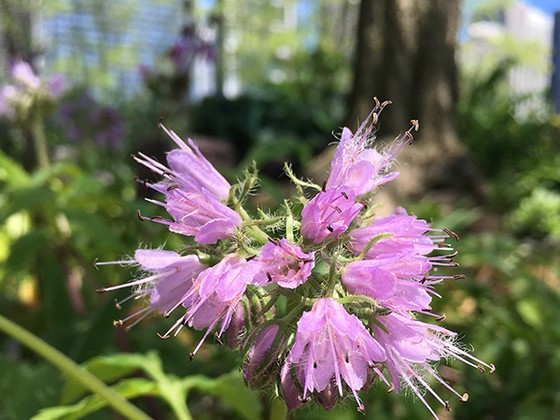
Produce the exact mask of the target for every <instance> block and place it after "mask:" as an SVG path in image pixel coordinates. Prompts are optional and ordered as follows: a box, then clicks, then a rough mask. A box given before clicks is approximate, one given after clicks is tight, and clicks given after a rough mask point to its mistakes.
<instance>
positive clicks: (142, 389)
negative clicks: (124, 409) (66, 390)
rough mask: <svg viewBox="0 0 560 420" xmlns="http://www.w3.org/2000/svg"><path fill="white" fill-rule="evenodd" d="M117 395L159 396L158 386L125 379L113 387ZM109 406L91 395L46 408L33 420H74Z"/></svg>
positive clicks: (147, 381) (139, 379) (101, 399)
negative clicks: (69, 402) (70, 403)
mask: <svg viewBox="0 0 560 420" xmlns="http://www.w3.org/2000/svg"><path fill="white" fill-rule="evenodd" d="M111 388H112V389H113V390H114V391H115V392H116V393H117V394H119V395H120V396H122V397H124V398H126V399H132V398H138V397H142V396H152V397H153V396H158V395H159V392H158V387H157V385H156V384H155V383H154V382H152V381H150V380H148V379H143V378H131V379H125V380H123V381H121V382H119V383H118V384H116V385H115V386H113V387H111ZM106 406H107V401H106V400H105V399H104V398H101V397H100V396H98V395H90V396H88V397H86V398H84V399H82V400H80V401H79V402H77V403H76V404H72V405H64V406H56V407H49V408H45V409H43V410H41V411H39V413H37V414H36V415H35V416H33V417H32V419H33V420H55V419H56V420H74V419H79V418H81V417H83V416H85V415H86V414H90V413H93V412H95V411H97V410H99V409H101V408H103V407H106Z"/></svg>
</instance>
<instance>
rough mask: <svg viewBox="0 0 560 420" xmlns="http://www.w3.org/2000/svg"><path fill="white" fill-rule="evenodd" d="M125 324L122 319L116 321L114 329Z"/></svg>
mask: <svg viewBox="0 0 560 420" xmlns="http://www.w3.org/2000/svg"><path fill="white" fill-rule="evenodd" d="M123 324H124V322H123V320H122V319H115V320H114V321H113V327H116V328H119V327H122V326H123Z"/></svg>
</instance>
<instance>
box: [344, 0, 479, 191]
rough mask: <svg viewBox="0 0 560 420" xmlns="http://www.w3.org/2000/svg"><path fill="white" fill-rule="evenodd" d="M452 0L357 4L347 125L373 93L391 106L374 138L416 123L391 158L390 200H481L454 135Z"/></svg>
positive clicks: (367, 106) (455, 14)
mask: <svg viewBox="0 0 560 420" xmlns="http://www.w3.org/2000/svg"><path fill="white" fill-rule="evenodd" d="M458 24H459V0H430V1H426V0H362V2H361V5H360V14H359V21H358V34H357V35H358V41H357V47H356V61H355V64H354V65H355V71H354V77H355V79H354V85H353V89H352V92H351V95H350V112H349V117H348V119H347V126H348V127H350V128H351V129H355V128H356V127H357V123H358V122H359V121H360V120H363V119H364V118H365V117H366V116H367V115H368V113H369V111H370V110H371V108H372V105H373V101H372V98H373V97H374V96H376V97H378V98H379V99H380V100H382V101H383V100H390V101H392V102H393V105H392V106H390V107H388V108H386V109H385V111H383V115H382V116H381V119H380V121H381V128H380V131H379V132H378V137H379V138H380V139H381V140H383V139H386V138H388V137H389V136H391V137H393V138H394V137H395V136H397V135H398V134H399V133H402V132H403V131H405V130H406V129H408V128H409V127H410V120H411V119H418V120H419V121H420V131H419V132H418V133H416V135H415V139H416V140H415V142H414V143H413V145H412V146H409V147H407V148H405V149H404V150H403V151H402V152H401V153H400V154H399V156H398V160H399V165H398V170H399V171H400V172H401V176H400V177H399V179H397V181H395V182H394V183H391V184H392V185H390V186H389V187H388V188H387V190H388V193H389V194H390V195H391V197H392V198H393V199H395V200H403V199H404V200H406V199H418V198H420V197H423V196H425V195H426V194H429V193H433V192H442V191H445V192H446V194H449V193H451V195H452V196H454V197H459V196H464V195H468V196H471V197H473V198H475V200H476V201H478V200H479V199H480V198H481V197H482V193H481V186H480V184H481V183H480V179H479V176H478V171H477V170H476V167H475V165H474V164H473V162H472V160H471V159H470V157H469V155H468V153H467V151H466V149H465V148H464V147H463V146H462V145H461V144H460V142H459V138H458V135H457V121H456V118H457V117H456V103H457V98H458V79H457V67H456V63H455V50H456V43H457V41H456V34H457V29H458Z"/></svg>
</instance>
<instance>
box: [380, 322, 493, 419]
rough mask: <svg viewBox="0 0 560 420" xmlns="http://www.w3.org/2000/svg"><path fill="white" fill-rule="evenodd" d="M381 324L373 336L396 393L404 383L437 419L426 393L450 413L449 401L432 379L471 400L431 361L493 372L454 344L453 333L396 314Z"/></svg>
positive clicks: (488, 366) (490, 366)
mask: <svg viewBox="0 0 560 420" xmlns="http://www.w3.org/2000/svg"><path fill="white" fill-rule="evenodd" d="M378 322H379V323H380V324H382V325H383V327H380V326H377V325H375V326H374V327H373V334H374V335H375V337H376V339H377V340H378V342H379V344H381V346H382V347H383V348H384V349H385V353H386V355H387V360H386V363H385V364H386V367H387V370H388V372H389V376H390V378H391V381H392V384H393V387H394V389H395V391H396V392H399V391H400V389H401V382H402V383H403V384H404V385H406V386H407V387H409V388H410V389H411V390H412V392H414V394H416V396H417V397H418V398H419V399H420V400H421V401H422V403H423V404H424V405H425V406H426V407H427V408H428V410H429V411H430V413H432V414H433V415H434V417H436V418H438V417H437V415H436V413H435V412H434V410H433V409H432V408H431V407H430V405H429V404H428V402H427V401H426V399H425V397H424V394H425V391H428V392H429V393H430V394H431V395H432V396H433V397H434V398H435V399H436V400H437V401H438V402H439V403H440V404H441V405H442V406H443V407H445V408H446V409H447V410H450V405H449V402H447V401H444V400H443V399H442V398H441V397H440V396H439V395H438V394H437V393H436V392H435V391H434V390H433V389H432V387H431V386H430V385H429V384H428V382H427V380H426V379H427V378H428V377H429V376H431V377H433V378H434V379H436V380H437V381H438V382H440V383H441V384H442V385H443V386H444V387H446V388H447V389H449V390H450V391H451V392H452V393H453V394H455V395H456V396H458V397H459V398H460V399H461V400H462V401H466V400H467V399H468V394H463V395H460V394H459V393H458V392H457V391H455V390H454V389H453V388H452V387H451V386H450V385H449V384H448V383H447V382H446V381H444V380H443V379H442V378H441V376H440V375H439V374H438V372H437V371H436V370H435V369H434V367H432V366H431V364H430V362H437V361H439V360H440V359H442V358H445V359H449V358H453V359H457V360H460V361H461V362H463V363H466V364H467V365H470V366H472V367H475V368H477V369H479V370H481V371H484V370H485V369H488V370H489V371H490V372H492V371H494V366H493V365H491V364H487V363H485V362H483V361H481V360H479V359H477V358H475V357H474V356H472V355H470V354H469V353H467V352H466V351H464V350H462V349H460V348H459V347H458V346H457V345H456V344H455V343H454V336H455V335H456V334H455V333H454V332H452V331H449V330H447V329H445V328H442V327H438V326H435V325H430V324H426V323H423V322H420V321H417V320H414V319H410V318H409V317H406V316H402V315H399V314H396V313H392V314H389V315H387V316H383V317H379V318H378Z"/></svg>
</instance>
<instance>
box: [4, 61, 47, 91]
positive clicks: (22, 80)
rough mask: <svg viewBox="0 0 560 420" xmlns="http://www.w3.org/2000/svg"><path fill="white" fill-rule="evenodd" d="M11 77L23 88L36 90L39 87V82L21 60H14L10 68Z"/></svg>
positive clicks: (31, 70)
mask: <svg viewBox="0 0 560 420" xmlns="http://www.w3.org/2000/svg"><path fill="white" fill-rule="evenodd" d="M11 76H12V78H13V79H14V81H15V82H16V84H18V85H20V86H21V87H23V88H27V89H30V90H36V89H38V88H39V86H41V81H40V80H39V78H38V77H37V75H36V74H35V72H34V71H33V69H32V68H31V66H30V65H29V63H26V62H25V61H23V60H16V61H15V62H14V64H13V65H12V68H11Z"/></svg>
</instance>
